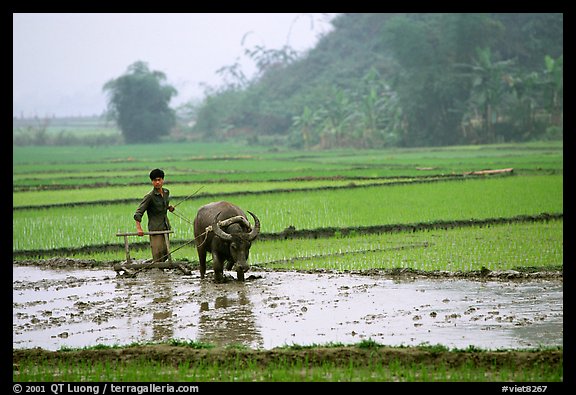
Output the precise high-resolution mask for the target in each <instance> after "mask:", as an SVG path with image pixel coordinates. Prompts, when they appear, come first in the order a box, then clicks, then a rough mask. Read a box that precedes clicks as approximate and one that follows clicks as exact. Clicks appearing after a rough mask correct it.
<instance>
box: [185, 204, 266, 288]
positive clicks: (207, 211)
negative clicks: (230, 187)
mask: <svg viewBox="0 0 576 395" xmlns="http://www.w3.org/2000/svg"><path fill="white" fill-rule="evenodd" d="M248 213H250V215H251V216H252V218H254V227H253V228H251V227H250V222H248V218H247V217H246V214H244V211H242V209H240V208H239V207H238V206H236V205H234V204H232V203H229V202H212V203H208V204H206V205H205V206H202V207H200V208H199V209H198V213H197V214H196V218H194V238H195V240H196V250H197V252H198V259H199V260H200V277H201V278H204V275H205V274H206V253H207V252H209V253H211V254H212V267H213V268H214V281H215V282H218V283H221V282H224V263H227V265H226V270H235V271H236V273H237V275H238V280H240V281H244V273H245V272H247V271H248V270H249V269H250V265H249V264H248V262H247V261H248V254H249V252H250V246H251V244H252V241H253V240H254V239H255V238H256V236H258V233H260V220H259V219H258V217H256V215H254V214H253V213H251V212H250V211H248Z"/></svg>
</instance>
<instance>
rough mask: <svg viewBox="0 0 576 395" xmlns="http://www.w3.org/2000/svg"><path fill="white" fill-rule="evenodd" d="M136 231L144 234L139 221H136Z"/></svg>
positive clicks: (139, 234)
mask: <svg viewBox="0 0 576 395" xmlns="http://www.w3.org/2000/svg"><path fill="white" fill-rule="evenodd" d="M136 232H138V236H144V230H142V225H141V224H140V222H138V221H136Z"/></svg>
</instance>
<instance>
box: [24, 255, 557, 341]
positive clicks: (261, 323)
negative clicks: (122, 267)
mask: <svg viewBox="0 0 576 395" xmlns="http://www.w3.org/2000/svg"><path fill="white" fill-rule="evenodd" d="M249 274H252V275H256V276H261V278H259V279H255V280H252V281H247V282H245V283H238V282H229V283H226V284H214V283H213V282H212V281H211V280H203V281H201V280H200V277H199V275H198V274H197V273H194V274H193V275H189V276H183V275H182V274H181V273H180V272H178V271H174V272H171V271H161V270H156V269H154V270H149V271H145V272H141V273H139V274H138V275H137V276H136V277H134V278H124V277H118V276H116V273H115V272H114V271H113V270H112V269H79V270H70V269H43V268H40V267H35V266H18V265H14V266H13V347H14V348H33V347H41V348H43V349H47V350H58V349H60V348H62V347H73V348H78V347H85V346H92V345H96V344H106V345H126V344H130V343H133V342H138V343H144V342H162V341H166V340H169V339H181V340H186V341H188V340H196V341H201V342H208V343H213V344H217V345H229V344H242V345H245V346H247V347H250V348H257V349H271V348H274V347H279V346H283V345H290V344H299V345H311V344H326V343H343V344H351V343H357V342H359V341H361V340H367V339H372V340H374V341H376V342H378V343H380V344H386V345H406V346H412V345H420V344H431V345H435V344H442V345H445V346H447V347H449V348H452V347H457V348H467V347H468V346H475V347H478V348H484V349H501V348H515V349H523V348H535V347H539V346H563V288H562V286H563V284H562V281H561V280H554V279H552V280H545V279H536V280H522V281H517V280H516V281H514V280H512V281H503V280H498V281H478V280H462V279H436V278H434V279H432V278H431V279H426V278H417V279H412V280H409V279H403V280H399V279H397V278H392V277H386V276H382V275H374V276H366V275H354V274H329V273H314V274H308V273H300V272H250V273H249Z"/></svg>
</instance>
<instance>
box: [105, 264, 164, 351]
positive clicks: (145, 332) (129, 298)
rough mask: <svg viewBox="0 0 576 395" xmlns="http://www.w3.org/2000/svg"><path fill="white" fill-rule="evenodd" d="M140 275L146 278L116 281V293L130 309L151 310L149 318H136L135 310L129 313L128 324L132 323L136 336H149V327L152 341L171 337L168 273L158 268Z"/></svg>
mask: <svg viewBox="0 0 576 395" xmlns="http://www.w3.org/2000/svg"><path fill="white" fill-rule="evenodd" d="M140 276H141V278H144V277H146V281H141V279H123V280H122V281H117V282H116V291H117V293H119V294H121V295H122V298H125V300H126V303H127V304H128V306H130V309H131V310H133V311H134V312H137V311H142V310H152V317H151V322H150V321H148V320H142V319H140V318H138V317H139V315H138V314H129V315H128V317H127V318H128V325H136V328H135V329H136V330H137V331H138V333H139V337H140V338H150V334H149V331H150V328H151V329H152V336H151V338H152V341H155V342H162V341H166V340H170V339H172V338H174V313H173V305H174V301H173V298H174V289H173V284H172V281H171V278H170V276H169V275H168V274H167V273H164V272H163V271H161V270H151V271H149V272H147V273H145V274H144V273H142V274H141V275H140ZM142 296H148V297H144V298H143V297H142ZM141 305H146V307H144V306H142V307H141ZM133 319H134V321H133Z"/></svg>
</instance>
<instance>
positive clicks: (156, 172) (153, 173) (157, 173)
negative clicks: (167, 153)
mask: <svg viewBox="0 0 576 395" xmlns="http://www.w3.org/2000/svg"><path fill="white" fill-rule="evenodd" d="M156 178H162V179H163V178H164V172H163V171H162V170H160V169H154V170H152V171H151V172H150V179H151V180H152V181H154V180H155V179H156Z"/></svg>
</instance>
